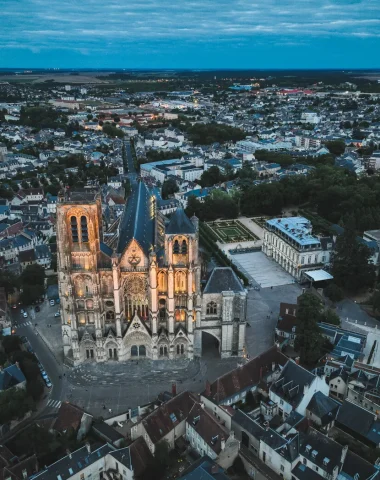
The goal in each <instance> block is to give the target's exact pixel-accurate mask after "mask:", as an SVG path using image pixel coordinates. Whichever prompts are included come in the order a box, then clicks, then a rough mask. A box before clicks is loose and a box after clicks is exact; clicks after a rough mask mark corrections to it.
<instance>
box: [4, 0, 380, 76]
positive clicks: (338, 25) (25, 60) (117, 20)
mask: <svg viewBox="0 0 380 480" xmlns="http://www.w3.org/2000/svg"><path fill="white" fill-rule="evenodd" d="M2 15H3V18H4V21H3V29H2V32H0V42H1V45H2V61H1V67H3V68H12V67H14V68H16V67H19V66H26V67H29V68H44V67H47V68H90V67H93V68H147V69H149V68H184V69H187V68H189V69H192V68H200V69H208V68H211V69H218V68H232V69H244V68H252V69H254V68H258V69H260V68H261V69H266V68H277V69H284V68H300V69H303V68H305V69H309V68H376V67H378V64H377V63H376V62H377V60H376V57H375V56H374V55H373V52H374V51H377V50H378V48H379V47H380V5H379V4H378V2H376V1H375V0H362V1H361V0H334V1H329V0H322V1H321V2H320V3H319V5H318V7H316V6H315V5H313V4H311V2H310V1H309V0H303V1H299V2H297V3H294V2H292V1H290V0H284V1H282V2H281V5H280V6H278V2H277V1H276V0H268V2H266V3H265V5H263V4H258V3H257V4H256V3H252V2H249V1H247V0H239V1H235V2H228V1H227V0H221V1H219V2H216V1H215V0H205V1H202V2H200V1H198V0H193V1H192V2H187V3H186V4H169V3H168V2H167V1H162V0H161V1H158V0H149V1H147V2H144V3H143V4H140V3H137V4H134V5H123V4H121V3H120V2H119V1H116V0H111V1H110V2H108V3H107V4H104V2H100V0H91V1H87V2H85V3H83V4H74V3H73V4H70V6H69V8H68V4H62V3H58V2H56V1H54V2H48V1H47V0H22V2H16V1H14V0H11V1H9V2H7V3H6V4H5V5H4V6H3V10H2Z"/></svg>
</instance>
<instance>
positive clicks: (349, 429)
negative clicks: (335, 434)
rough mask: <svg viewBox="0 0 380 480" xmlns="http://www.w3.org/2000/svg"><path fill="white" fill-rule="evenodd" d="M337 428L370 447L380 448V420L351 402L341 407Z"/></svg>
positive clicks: (336, 422) (346, 402)
mask: <svg viewBox="0 0 380 480" xmlns="http://www.w3.org/2000/svg"><path fill="white" fill-rule="evenodd" d="M335 426H336V427H338V428H340V429H341V430H343V431H344V432H346V433H348V434H349V435H351V436H352V437H354V438H355V439H357V440H359V441H361V442H363V443H365V444H366V445H368V446H370V447H373V448H379V447H380V420H378V419H377V415H376V414H375V413H371V412H369V411H368V410H366V409H365V408H363V407H361V406H359V405H356V404H355V403H353V402H351V401H349V400H345V401H344V402H343V404H342V406H341V407H340V409H339V411H338V415H337V417H336V421H335Z"/></svg>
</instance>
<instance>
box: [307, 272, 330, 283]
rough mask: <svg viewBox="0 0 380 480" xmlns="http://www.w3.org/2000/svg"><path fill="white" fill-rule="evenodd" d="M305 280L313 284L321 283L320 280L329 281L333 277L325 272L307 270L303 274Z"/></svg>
mask: <svg viewBox="0 0 380 480" xmlns="http://www.w3.org/2000/svg"><path fill="white" fill-rule="evenodd" d="M303 273H304V274H305V275H306V277H307V278H309V279H310V280H313V282H321V281H322V280H331V279H333V278H334V277H333V276H332V275H330V274H329V273H328V272H326V271H325V270H307V271H306V272H305V271H304V272H303Z"/></svg>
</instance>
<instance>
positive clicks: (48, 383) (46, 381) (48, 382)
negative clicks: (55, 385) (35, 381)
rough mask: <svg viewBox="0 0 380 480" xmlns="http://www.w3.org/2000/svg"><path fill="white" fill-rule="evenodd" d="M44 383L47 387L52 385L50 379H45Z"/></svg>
mask: <svg viewBox="0 0 380 480" xmlns="http://www.w3.org/2000/svg"><path fill="white" fill-rule="evenodd" d="M45 384H46V386H47V388H51V387H52V384H51V381H50V380H45Z"/></svg>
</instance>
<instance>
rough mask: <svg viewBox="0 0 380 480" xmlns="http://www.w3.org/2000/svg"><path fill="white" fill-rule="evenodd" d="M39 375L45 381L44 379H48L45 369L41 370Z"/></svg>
mask: <svg viewBox="0 0 380 480" xmlns="http://www.w3.org/2000/svg"><path fill="white" fill-rule="evenodd" d="M41 376H42V378H43V379H44V380H45V382H46V380H49V377H48V374H47V373H46V372H45V370H42V372H41Z"/></svg>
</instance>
